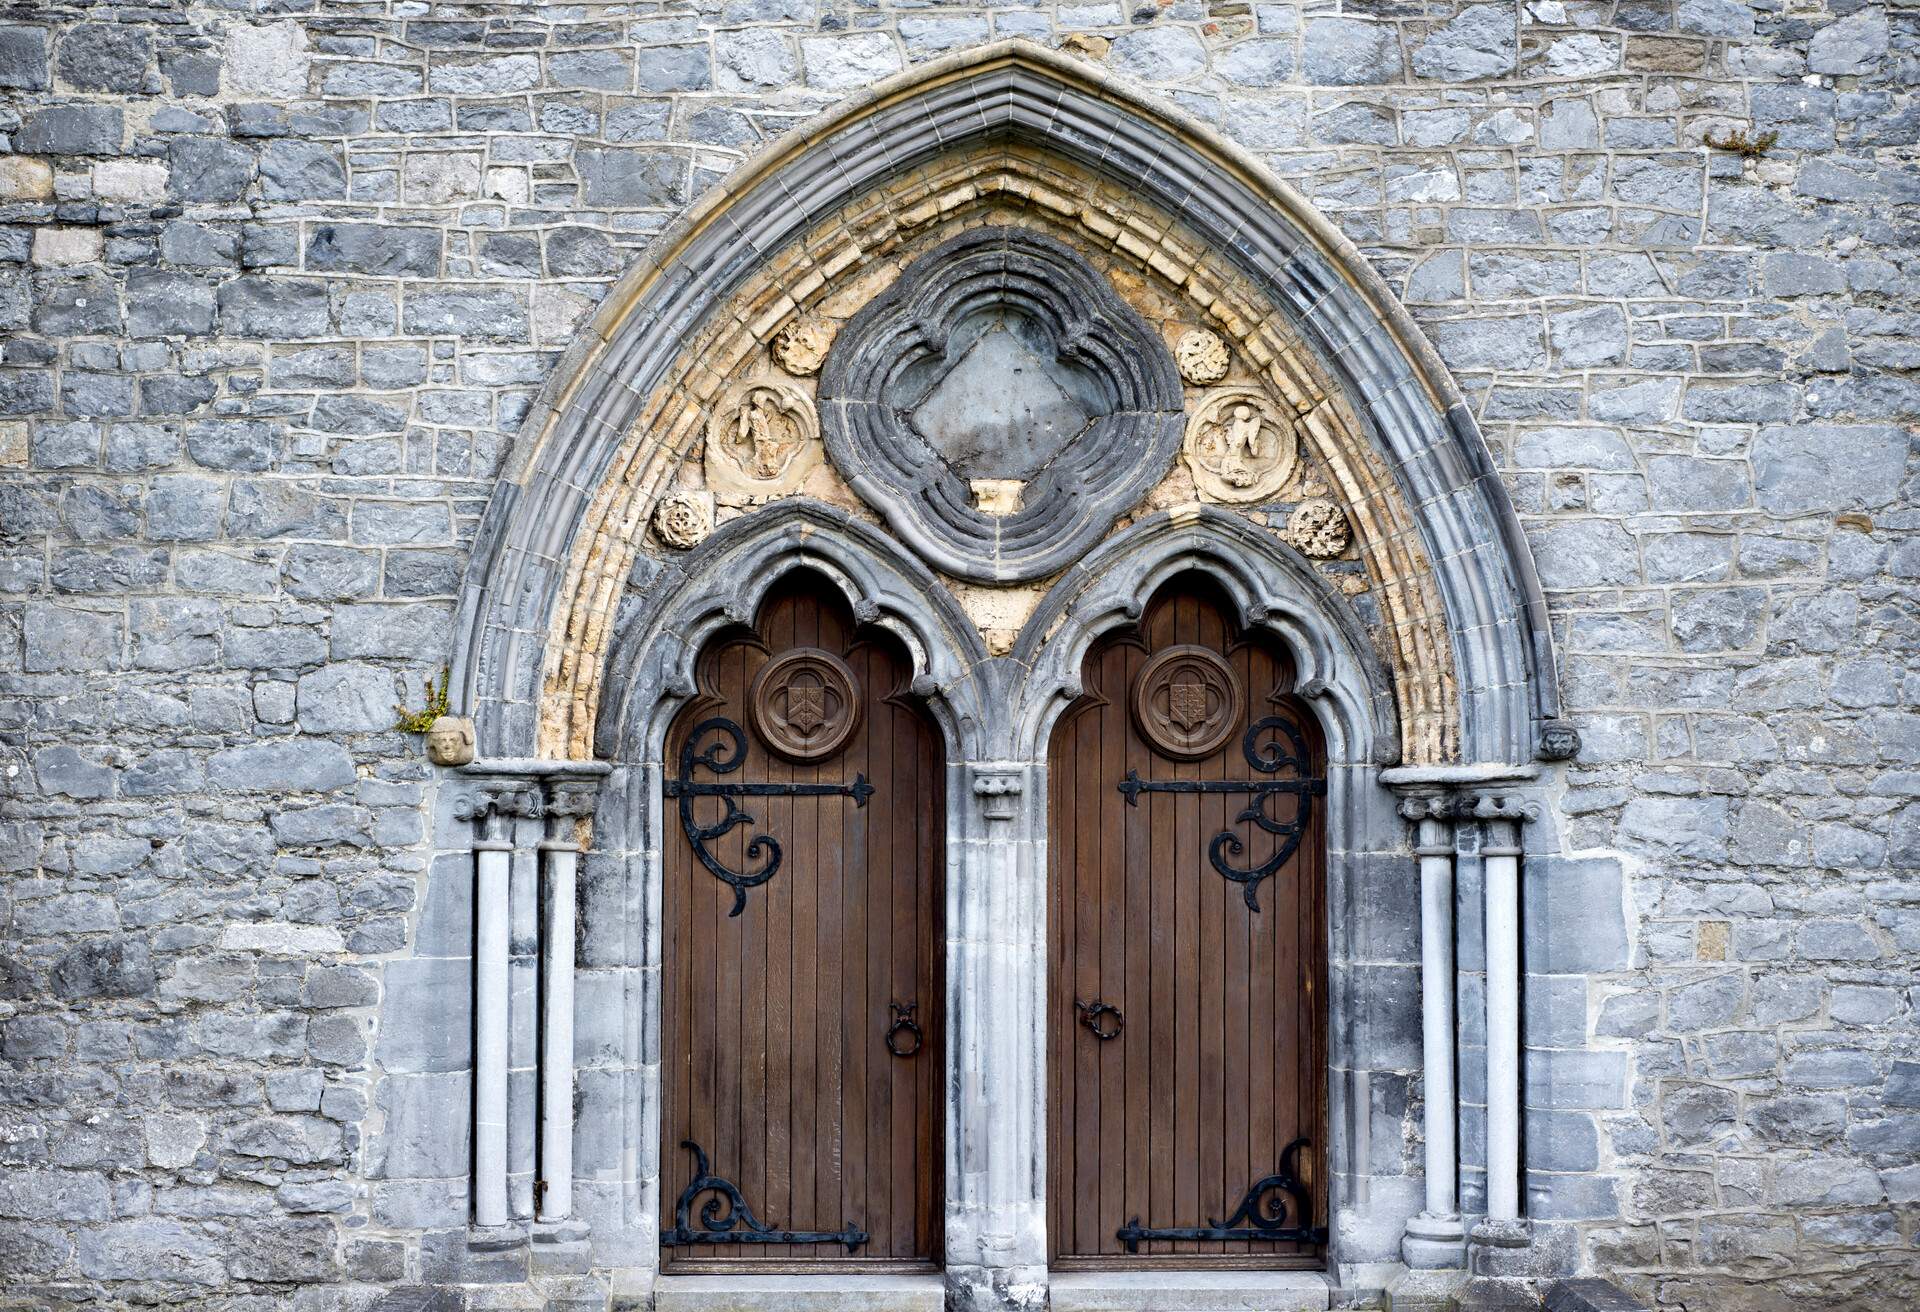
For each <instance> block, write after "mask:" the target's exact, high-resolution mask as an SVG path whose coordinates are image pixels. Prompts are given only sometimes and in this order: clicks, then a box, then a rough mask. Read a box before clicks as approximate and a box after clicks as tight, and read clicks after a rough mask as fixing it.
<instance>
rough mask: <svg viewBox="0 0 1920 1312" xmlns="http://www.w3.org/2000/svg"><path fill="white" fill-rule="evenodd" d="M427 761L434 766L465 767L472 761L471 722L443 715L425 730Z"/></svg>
mask: <svg viewBox="0 0 1920 1312" xmlns="http://www.w3.org/2000/svg"><path fill="white" fill-rule="evenodd" d="M427 759H428V760H429V761H432V762H433V763H434V764H435V765H466V764H468V763H469V762H471V761H472V760H473V721H472V720H469V719H467V718H466V717H465V716H461V715H443V716H441V717H440V718H439V719H437V720H435V721H434V722H433V724H432V725H431V726H429V727H428V729H427Z"/></svg>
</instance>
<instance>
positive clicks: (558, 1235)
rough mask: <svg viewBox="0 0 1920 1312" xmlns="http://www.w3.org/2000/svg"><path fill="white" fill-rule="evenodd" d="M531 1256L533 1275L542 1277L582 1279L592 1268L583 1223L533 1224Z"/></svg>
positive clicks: (556, 1222)
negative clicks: (554, 1276)
mask: <svg viewBox="0 0 1920 1312" xmlns="http://www.w3.org/2000/svg"><path fill="white" fill-rule="evenodd" d="M531 1253H532V1257H533V1269H534V1271H535V1272H537V1273H540V1274H543V1275H585V1274H586V1273H587V1272H588V1271H589V1270H591V1269H592V1267H593V1254H592V1253H591V1252H590V1251H589V1249H588V1246H587V1225H586V1222H584V1221H576V1220H573V1219H572V1218H569V1219H567V1220H565V1221H536V1222H535V1223H534V1226H533V1247H532V1249H531Z"/></svg>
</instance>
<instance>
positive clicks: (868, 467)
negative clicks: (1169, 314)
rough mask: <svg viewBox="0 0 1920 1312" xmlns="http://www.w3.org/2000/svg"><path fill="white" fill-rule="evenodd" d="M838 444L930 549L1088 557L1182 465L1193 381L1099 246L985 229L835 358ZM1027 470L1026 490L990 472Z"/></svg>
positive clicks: (982, 570)
mask: <svg viewBox="0 0 1920 1312" xmlns="http://www.w3.org/2000/svg"><path fill="white" fill-rule="evenodd" d="M818 405H819V416H820V426H821V430H822V437H823V438H824V439H825V442H826V450H827V454H828V455H829V456H830V457H831V458H832V461H833V464H834V467H835V468H836V469H838V470H839V472H840V474H841V476H842V477H843V478H845V479H846V481H847V485H848V486H849V487H850V488H852V490H853V492H854V494H855V495H857V496H858V497H860V498H861V500H863V501H865V502H866V503H867V504H868V505H870V506H872V507H873V509H874V510H875V511H877V512H878V513H879V514H880V515H881V516H882V517H883V518H885V519H886V521H887V524H888V526H889V527H890V528H891V529H892V530H893V532H894V533H895V534H896V535H897V536H898V537H900V538H901V539H902V540H903V541H904V542H905V543H906V544H907V545H908V546H909V547H910V548H912V550H913V551H914V552H915V553H916V554H918V555H919V556H920V557H921V558H922V559H923V560H925V561H926V562H927V563H928V564H930V565H932V566H934V567H935V568H936V569H939V570H942V571H944V572H946V573H949V574H953V575H956V576H958V577H959V578H962V579H965V580H967V581H968V582H970V583H1015V582H1022V581H1025V580H1028V579H1037V578H1044V577H1045V576H1047V575H1049V574H1053V573H1056V572H1058V571H1059V570H1061V569H1064V568H1065V567H1066V566H1067V565H1069V564H1071V563H1072V562H1073V561H1074V560H1077V559H1078V558H1079V557H1080V556H1081V555H1082V554H1083V553H1085V552H1086V550H1087V549H1088V548H1089V547H1091V546H1092V545H1093V544H1094V543H1095V542H1097V541H1099V540H1100V538H1101V537H1103V536H1104V535H1105V534H1106V532H1107V530H1108V529H1109V528H1111V527H1112V526H1113V522H1114V521H1115V520H1116V519H1118V518H1119V517H1120V515H1121V514H1122V513H1124V512H1125V511H1127V510H1129V509H1131V508H1132V507H1133V506H1135V505H1137V504H1138V503H1139V501H1140V499H1141V498H1142V497H1143V496H1145V495H1146V494H1147V493H1148V492H1149V491H1150V490H1151V489H1152V488H1153V487H1154V485H1155V484H1157V483H1159V482H1160V480H1161V479H1162V478H1164V477H1165V476H1166V472H1167V467H1168V466H1169V465H1170V464H1171V463H1172V462H1173V460H1174V457H1175V454H1176V453H1177V451H1178V450H1179V446H1180V432H1181V427H1182V424H1183V423H1184V418H1185V416H1184V406H1185V393H1184V392H1183V391H1182V389H1181V384H1180V371H1179V368H1178V366H1176V365H1175V364H1174V360H1173V353H1172V352H1171V351H1169V350H1168V349H1167V343H1166V339H1165V337H1164V336H1163V335H1162V333H1161V330H1159V329H1157V328H1155V327H1153V326H1152V325H1150V324H1149V323H1148V322H1147V321H1146V320H1145V319H1143V318H1142V317H1141V316H1140V314H1139V312H1138V311H1137V310H1135V309H1134V308H1133V307H1132V306H1131V305H1129V304H1128V303H1127V302H1126V301H1125V300H1123V299H1122V298H1121V296H1120V294H1119V293H1118V292H1117V291H1116V290H1115V289H1114V286H1113V283H1112V281H1111V280H1110V279H1109V278H1108V277H1107V276H1106V275H1105V274H1103V273H1101V272H1100V271H1099V270H1097V269H1095V268H1094V267H1093V265H1091V264H1090V263H1088V261H1087V259H1086V257H1085V256H1083V255H1081V254H1080V253H1079V252H1077V251H1075V250H1074V249H1073V248H1072V247H1070V246H1068V245H1066V244H1065V243H1063V242H1060V241H1057V240H1055V239H1054V238H1052V237H1049V236H1047V235H1045V234H1044V233H1039V232H1033V231H1030V230H1028V229H1024V228H1006V227H983V228H977V229H974V230H972V231H970V232H966V233H962V234H960V235H959V236H956V237H953V238H951V239H950V240H948V241H946V242H943V243H941V244H940V245H939V246H937V247H935V248H934V249H932V250H930V251H927V252H926V253H925V254H922V255H920V256H919V257H918V258H917V259H914V260H913V261H912V262H911V263H909V264H908V265H907V267H906V269H905V270H903V271H902V273H901V274H900V276H899V277H898V278H897V279H895V280H894V282H893V283H892V284H891V285H890V286H889V287H887V288H886V289H885V290H884V291H882V292H880V293H879V294H878V295H877V296H875V297H874V298H873V299H872V300H870V301H868V302H867V303H866V304H865V305H864V306H862V307H861V308H860V309H859V311H857V312H856V313H855V314H854V315H853V317H852V318H850V319H848V320H847V322H846V324H845V326H844V327H842V328H841V329H840V331H839V334H838V336H836V337H835V338H834V341H833V345H832V347H831V348H830V349H829V350H828V352H827V360H826V364H825V365H823V366H822V367H821V370H820V389H819V398H818ZM1009 482H1019V483H1021V484H1022V486H1021V489H1020V496H1019V501H1018V503H1017V505H1015V506H1013V507H1011V508H1010V507H1009V506H1008V503H1007V501H1006V499H1005V498H1004V497H1000V496H993V497H989V498H988V499H987V501H986V502H985V503H984V504H983V503H982V502H981V501H980V500H979V499H977V496H976V488H978V487H980V486H981V485H982V484H983V483H994V484H1001V485H1004V484H1005V483H1009Z"/></svg>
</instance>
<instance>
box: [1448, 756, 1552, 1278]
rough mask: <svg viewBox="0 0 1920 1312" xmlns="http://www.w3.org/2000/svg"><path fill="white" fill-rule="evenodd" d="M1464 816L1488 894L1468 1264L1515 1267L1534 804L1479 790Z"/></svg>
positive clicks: (1493, 1269) (1521, 1224) (1523, 1235)
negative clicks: (1527, 858)
mask: <svg viewBox="0 0 1920 1312" xmlns="http://www.w3.org/2000/svg"><path fill="white" fill-rule="evenodd" d="M1463 813H1464V814H1470V815H1472V817H1473V818H1474V819H1476V820H1478V821H1480V822H1481V825H1482V828H1483V831H1484V838H1483V840H1482V843H1481V847H1480V854H1481V858H1482V870H1483V876H1482V877H1483V879H1484V883H1485V898H1486V920H1485V939H1486V970H1487V977H1486V978H1487V984H1486V992H1487V1089H1486V1094H1487V1213H1486V1219H1485V1220H1484V1221H1483V1222H1482V1223H1481V1224H1480V1225H1478V1226H1476V1227H1475V1228H1474V1231H1473V1236H1472V1238H1473V1249H1474V1260H1473V1265H1474V1269H1475V1271H1476V1272H1477V1273H1478V1274H1481V1275H1506V1274H1510V1273H1513V1270H1514V1268H1513V1264H1512V1263H1510V1262H1508V1261H1506V1260H1503V1256H1502V1254H1503V1250H1513V1249H1524V1248H1526V1247H1527V1245H1528V1242H1529V1239H1530V1228H1529V1226H1528V1224H1527V1222H1526V1220H1525V1218H1524V1217H1523V1216H1522V1215H1521V1206H1520V1102H1521V1098H1520V1093H1521V1090H1520V1079H1521V1066H1520V858H1521V853H1522V845H1521V842H1520V825H1521V824H1522V823H1524V822H1525V821H1526V820H1528V819H1530V818H1532V817H1533V816H1535V815H1537V814H1538V813H1539V808H1538V806H1537V805H1536V804H1533V803H1529V802H1526V801H1524V800H1522V799H1520V798H1517V797H1513V796H1505V795H1499V794H1491V793H1483V794H1479V795H1476V796H1473V797H1471V798H1468V799H1466V800H1465V803H1464V808H1463Z"/></svg>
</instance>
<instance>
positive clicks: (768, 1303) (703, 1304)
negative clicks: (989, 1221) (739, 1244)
mask: <svg viewBox="0 0 1920 1312" xmlns="http://www.w3.org/2000/svg"><path fill="white" fill-rule="evenodd" d="M946 1302H947V1283H946V1279H945V1278H944V1277H943V1276H941V1275H940V1274H939V1273H938V1272H929V1273H927V1274H925V1275H907V1276H901V1275H848V1274H845V1273H842V1272H824V1273H821V1274H817V1275H815V1274H806V1275H798V1274H796V1275H780V1276H750V1275H723V1276H661V1277H660V1278H659V1279H658V1280H657V1281H655V1282H654V1286H653V1306H654V1312H943V1309H944V1308H945V1307H946ZM1321 1306H1323V1307H1324V1306H1325V1304H1322V1305H1321Z"/></svg>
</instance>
